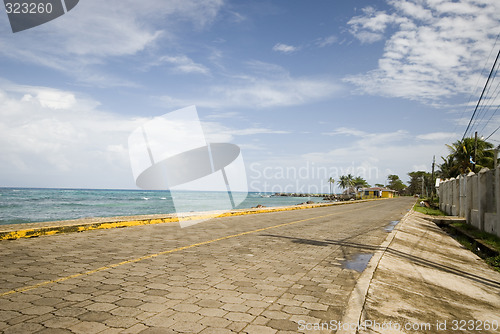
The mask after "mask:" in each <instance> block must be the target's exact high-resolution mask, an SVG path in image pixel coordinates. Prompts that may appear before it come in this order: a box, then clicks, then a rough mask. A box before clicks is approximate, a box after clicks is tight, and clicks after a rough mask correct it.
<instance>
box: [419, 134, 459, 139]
mask: <svg viewBox="0 0 500 334" xmlns="http://www.w3.org/2000/svg"><path fill="white" fill-rule="evenodd" d="M456 137H458V134H457V133H454V132H432V133H426V134H422V135H418V136H417V137H416V138H417V139H422V140H440V141H443V140H448V139H450V138H452V139H453V138H456Z"/></svg>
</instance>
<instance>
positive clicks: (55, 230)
mask: <svg viewBox="0 0 500 334" xmlns="http://www.w3.org/2000/svg"><path fill="white" fill-rule="evenodd" d="M378 200H382V199H369V200H358V201H352V202H351V201H349V202H336V203H327V204H324V203H321V204H308V205H297V206H288V207H279V208H266V209H262V210H241V211H229V212H226V213H219V214H205V215H194V216H186V217H182V216H181V217H166V218H155V219H140V220H132V221H118V222H95V223H89V224H81V225H65V226H48V227H40V228H32V229H25V230H18V231H10V232H9V231H7V232H0V241H1V240H15V239H20V238H33V237H39V236H42V235H54V234H60V233H70V232H83V231H91V230H98V229H110V228H117V227H131V226H140V225H153V224H162V223H175V222H179V221H189V220H200V219H212V218H222V217H234V216H243V215H253V214H258V213H269V212H281V211H290V210H302V209H311V208H317V207H327V206H334V205H345V204H355V203H362V202H368V201H378Z"/></svg>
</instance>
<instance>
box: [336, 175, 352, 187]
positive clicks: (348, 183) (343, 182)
mask: <svg viewBox="0 0 500 334" xmlns="http://www.w3.org/2000/svg"><path fill="white" fill-rule="evenodd" d="M338 185H339V186H340V188H342V189H346V188H351V187H352V186H354V177H353V176H352V175H351V174H347V175H342V176H341V177H340V180H339V182H338Z"/></svg>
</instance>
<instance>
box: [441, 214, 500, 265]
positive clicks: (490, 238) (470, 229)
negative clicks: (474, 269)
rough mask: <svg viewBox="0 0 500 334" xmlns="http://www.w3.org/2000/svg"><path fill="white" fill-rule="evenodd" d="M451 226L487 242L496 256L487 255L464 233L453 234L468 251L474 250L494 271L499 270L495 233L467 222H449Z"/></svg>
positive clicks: (499, 248)
mask: <svg viewBox="0 0 500 334" xmlns="http://www.w3.org/2000/svg"><path fill="white" fill-rule="evenodd" d="M450 225H451V226H453V227H455V228H456V229H457V230H458V231H460V230H463V231H466V232H467V234H469V235H470V236H472V237H474V238H475V239H477V240H479V241H481V242H483V243H485V244H487V245H488V246H491V248H493V249H495V250H496V251H497V254H499V255H496V256H488V255H487V254H485V253H483V252H481V251H479V248H478V247H477V245H476V243H475V242H474V241H472V240H471V239H470V238H468V237H467V236H465V235H461V234H458V233H457V234H455V238H456V240H457V241H458V242H460V243H461V244H462V245H463V246H464V247H465V248H467V249H469V250H470V251H472V252H474V253H475V254H477V255H479V256H480V257H482V258H483V259H484V260H485V261H486V263H488V264H489V265H490V266H491V267H493V268H494V269H495V270H496V271H498V272H500V238H499V237H497V236H496V235H493V234H490V233H487V232H483V231H480V230H478V229H477V228H475V227H474V226H472V225H469V224H467V223H461V222H457V223H452V224H450Z"/></svg>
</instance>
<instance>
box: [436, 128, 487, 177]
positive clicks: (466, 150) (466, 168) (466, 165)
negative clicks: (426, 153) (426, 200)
mask: <svg viewBox="0 0 500 334" xmlns="http://www.w3.org/2000/svg"><path fill="white" fill-rule="evenodd" d="M446 146H448V149H449V150H450V154H449V155H448V156H447V157H446V159H445V158H443V157H441V158H442V159H443V160H444V162H443V164H441V165H440V168H441V173H442V176H443V177H444V178H450V177H457V176H458V175H460V174H467V173H469V172H471V171H472V172H477V171H479V170H481V169H482V168H484V167H487V168H493V166H494V159H495V158H494V153H493V144H491V143H489V142H487V141H484V140H483V139H479V138H478V139H477V144H476V140H475V138H472V137H470V138H464V139H462V140H457V141H456V142H454V143H453V144H451V145H446ZM476 148H477V149H476ZM474 156H475V160H476V161H474Z"/></svg>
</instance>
